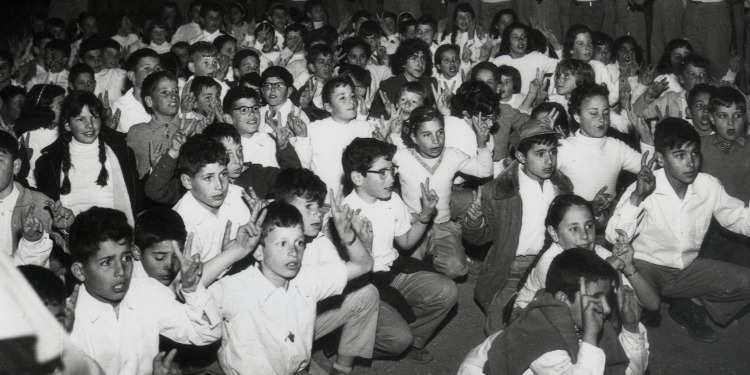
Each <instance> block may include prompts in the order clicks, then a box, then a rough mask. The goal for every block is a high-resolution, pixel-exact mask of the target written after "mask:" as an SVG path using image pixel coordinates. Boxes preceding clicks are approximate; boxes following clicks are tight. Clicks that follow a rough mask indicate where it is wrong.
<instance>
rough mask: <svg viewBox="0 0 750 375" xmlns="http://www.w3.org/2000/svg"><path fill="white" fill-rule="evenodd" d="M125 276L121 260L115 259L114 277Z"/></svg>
mask: <svg viewBox="0 0 750 375" xmlns="http://www.w3.org/2000/svg"><path fill="white" fill-rule="evenodd" d="M123 276H125V265H124V264H122V260H120V259H117V260H115V277H123Z"/></svg>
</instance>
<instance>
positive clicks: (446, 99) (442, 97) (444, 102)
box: [430, 81, 456, 116]
mask: <svg viewBox="0 0 750 375" xmlns="http://www.w3.org/2000/svg"><path fill="white" fill-rule="evenodd" d="M455 85H456V82H455V81H454V82H453V84H452V85H451V88H450V91H448V90H445V89H440V90H438V88H437V86H436V85H432V86H430V88H431V89H432V96H433V97H434V98H435V107H436V108H437V109H438V111H440V113H442V114H443V116H450V115H451V109H450V104H449V103H450V96H451V95H450V93H451V92H453V87H455Z"/></svg>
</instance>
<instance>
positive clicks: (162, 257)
mask: <svg viewBox="0 0 750 375" xmlns="http://www.w3.org/2000/svg"><path fill="white" fill-rule="evenodd" d="M154 259H155V260H157V261H159V262H163V261H164V259H167V257H165V256H159V257H154Z"/></svg>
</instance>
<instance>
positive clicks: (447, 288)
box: [424, 275, 458, 307]
mask: <svg viewBox="0 0 750 375" xmlns="http://www.w3.org/2000/svg"><path fill="white" fill-rule="evenodd" d="M438 276H439V277H436V278H435V280H434V281H433V282H431V283H430V284H431V285H432V288H431V290H430V293H427V294H426V295H425V296H424V302H425V304H427V305H436V306H444V307H450V306H453V305H455V304H456V302H458V287H457V286H456V283H455V282H453V280H451V279H449V278H447V277H445V276H442V275H438Z"/></svg>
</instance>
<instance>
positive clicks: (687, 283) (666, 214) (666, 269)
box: [606, 118, 750, 342]
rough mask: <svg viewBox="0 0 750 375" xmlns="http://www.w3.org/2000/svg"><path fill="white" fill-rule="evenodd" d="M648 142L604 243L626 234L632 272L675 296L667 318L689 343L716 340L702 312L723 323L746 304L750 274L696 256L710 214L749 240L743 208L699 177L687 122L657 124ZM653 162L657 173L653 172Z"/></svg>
mask: <svg viewBox="0 0 750 375" xmlns="http://www.w3.org/2000/svg"><path fill="white" fill-rule="evenodd" d="M654 140H655V144H656V153H655V155H654V157H653V158H651V160H650V161H649V162H646V157H645V156H644V158H643V161H642V162H641V163H642V164H641V165H642V168H641V171H640V172H639V174H638V180H637V182H636V183H634V184H633V185H631V186H630V187H629V188H628V189H627V190H626V191H625V193H624V194H623V196H622V198H621V199H620V202H619V203H618V204H617V208H616V209H615V212H614V214H613V216H612V218H611V219H610V221H609V223H608V225H607V231H606V234H607V240H609V241H610V242H615V240H616V239H617V237H618V233H617V230H618V229H619V230H622V231H624V232H625V233H626V234H627V235H628V236H630V237H629V238H632V240H631V241H632V243H633V247H634V248H635V255H634V257H635V261H634V265H635V268H636V269H637V270H638V272H640V273H642V274H643V276H644V277H645V278H646V280H648V281H649V282H650V283H651V284H652V285H654V286H655V287H656V289H657V290H658V291H659V293H660V294H661V295H662V296H664V297H674V298H677V299H676V300H674V302H672V304H671V305H670V307H669V315H670V316H671V317H672V319H674V320H675V321H676V322H678V323H680V324H682V325H684V326H685V327H686V328H687V330H688V333H689V334H690V337H692V338H693V339H695V340H698V341H704V342H715V341H717V340H718V336H717V334H716V331H714V329H713V328H711V327H709V326H708V325H707V324H706V313H707V312H708V314H710V316H711V318H712V319H713V320H714V321H715V322H717V323H718V324H720V325H727V324H729V323H730V322H731V321H732V319H734V318H735V316H736V315H737V313H738V312H740V311H741V310H742V309H744V308H745V307H746V305H747V303H748V302H749V301H750V272H748V270H747V268H744V267H741V266H738V265H734V264H730V263H726V262H722V261H717V260H713V259H708V258H703V257H698V252H699V250H700V247H701V243H702V242H703V239H704V237H705V235H706V231H707V230H708V227H709V223H710V222H711V218H712V217H713V218H715V219H716V221H717V222H718V223H719V224H720V225H721V226H723V227H724V228H726V229H728V230H730V231H732V232H735V233H738V234H743V235H745V236H747V235H750V208H747V205H746V203H745V202H743V201H741V200H739V199H737V198H734V197H732V196H730V195H729V194H728V193H727V192H726V190H724V187H723V186H722V184H721V182H720V181H719V180H718V179H717V178H715V177H712V176H710V175H708V174H705V173H700V172H699V171H700V167H701V159H702V158H701V148H700V147H701V139H700V136H698V133H697V132H696V131H695V129H694V128H693V127H692V126H691V125H690V124H689V123H688V122H687V121H685V120H682V119H678V118H667V119H664V120H662V121H661V122H660V123H659V125H657V127H656V132H655V134H654ZM655 161H656V162H657V163H658V166H659V167H662V169H659V170H657V171H655V172H653V173H652V172H651V169H652V167H653V165H654V162H655ZM634 236H637V237H634Z"/></svg>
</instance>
